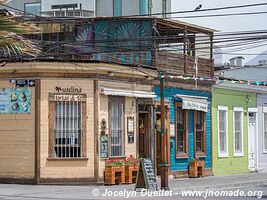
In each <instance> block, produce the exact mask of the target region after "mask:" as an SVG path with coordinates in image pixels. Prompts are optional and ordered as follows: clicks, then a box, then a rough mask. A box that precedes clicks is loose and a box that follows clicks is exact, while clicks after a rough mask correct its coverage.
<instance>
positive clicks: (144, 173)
mask: <svg viewBox="0 0 267 200" xmlns="http://www.w3.org/2000/svg"><path fill="white" fill-rule="evenodd" d="M137 188H146V189H154V190H157V189H158V184H157V179H156V176H155V173H154V169H153V165H152V161H151V159H148V158H141V159H140V161H139V169H138V173H137V180H136V184H135V190H136V189H137Z"/></svg>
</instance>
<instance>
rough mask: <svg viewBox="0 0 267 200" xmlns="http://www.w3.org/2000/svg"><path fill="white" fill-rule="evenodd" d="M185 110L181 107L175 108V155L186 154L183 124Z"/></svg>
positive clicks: (184, 126) (184, 125) (184, 124)
mask: <svg viewBox="0 0 267 200" xmlns="http://www.w3.org/2000/svg"><path fill="white" fill-rule="evenodd" d="M185 112H186V111H185V110H182V108H181V107H177V108H176V129H177V130H176V133H177V135H176V142H177V149H176V151H177V153H182V154H184V153H186V123H185V120H186V119H185Z"/></svg>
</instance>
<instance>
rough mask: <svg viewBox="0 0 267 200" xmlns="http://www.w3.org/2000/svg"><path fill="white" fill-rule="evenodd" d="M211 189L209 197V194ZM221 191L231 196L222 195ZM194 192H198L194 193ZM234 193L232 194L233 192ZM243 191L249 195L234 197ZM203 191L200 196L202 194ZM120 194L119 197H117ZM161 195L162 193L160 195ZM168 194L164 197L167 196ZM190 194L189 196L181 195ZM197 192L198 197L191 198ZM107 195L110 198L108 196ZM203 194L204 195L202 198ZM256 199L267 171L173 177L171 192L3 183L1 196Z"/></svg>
mask: <svg viewBox="0 0 267 200" xmlns="http://www.w3.org/2000/svg"><path fill="white" fill-rule="evenodd" d="M207 191H210V192H209V194H210V196H208V195H207ZM222 191H223V192H224V193H222V194H224V195H226V194H228V195H229V194H230V195H231V194H232V196H230V197H228V196H224V197H221V196H220V195H221V192H222ZM194 192H195V193H194ZM231 192H232V193H231ZM240 192H243V193H244V195H246V196H250V197H244V196H243V197H240V196H238V197H235V196H234V195H236V194H240ZM200 194H201V195H200ZM118 195H120V196H118ZM159 195H160V196H159ZM164 195H165V196H164ZM184 195H187V197H182V196H184ZM193 195H195V197H192V196H193ZM107 196H108V197H107ZM200 196H201V197H200ZM140 197H142V198H148V199H149V198H153V199H199V198H202V199H204V197H206V199H248V200H249V199H257V198H258V197H262V198H267V174H247V175H235V176H224V177H206V178H199V179H176V180H173V179H170V191H167V192H166V191H165V194H164V192H163V191H162V192H161V193H159V192H157V193H153V191H149V192H148V191H142V192H141V191H140V190H139V191H138V192H135V191H134V185H133V184H132V185H115V186H50V185H15V184H1V185H0V199H8V200H9V199H10V200H11V199H15V200H33V199H41V200H45V199H51V200H54V199H55V200H56V199H59V200H61V199H67V200H69V199H75V200H76V199H77V200H78V199H79V200H87V199H106V198H109V199H125V198H128V199H138V198H140Z"/></svg>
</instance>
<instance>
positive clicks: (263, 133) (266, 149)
mask: <svg viewBox="0 0 267 200" xmlns="http://www.w3.org/2000/svg"><path fill="white" fill-rule="evenodd" d="M266 99H267V95H266V94H263V93H261V94H258V95H257V108H258V109H257V112H258V113H257V115H258V119H257V120H258V130H257V132H258V137H257V140H256V142H257V144H256V147H255V151H256V152H258V160H257V163H256V164H257V169H258V171H259V172H266V171H267V107H266V103H267V102H266Z"/></svg>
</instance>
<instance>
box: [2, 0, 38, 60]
mask: <svg viewBox="0 0 267 200" xmlns="http://www.w3.org/2000/svg"><path fill="white" fill-rule="evenodd" d="M5 2H7V1H6V0H0V4H2V3H5ZM38 31H39V29H38V28H37V27H36V26H35V25H34V24H32V23H29V22H23V21H19V20H18V19H16V18H14V17H13V16H10V15H4V16H3V15H0V57H7V56H8V57H12V55H13V56H23V55H26V56H36V55H37V54H38V53H40V50H39V49H38V48H37V47H36V46H35V45H34V44H33V42H31V41H30V40H28V39H26V38H25V37H23V35H24V34H29V33H37V32H38Z"/></svg>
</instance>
